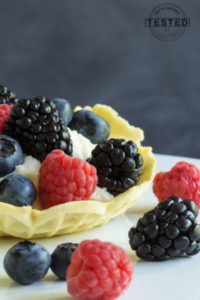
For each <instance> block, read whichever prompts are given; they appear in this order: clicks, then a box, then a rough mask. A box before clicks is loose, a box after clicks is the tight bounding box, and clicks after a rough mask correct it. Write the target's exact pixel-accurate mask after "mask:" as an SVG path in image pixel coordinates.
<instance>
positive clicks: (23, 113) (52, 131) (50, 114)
mask: <svg viewBox="0 0 200 300" xmlns="http://www.w3.org/2000/svg"><path fill="white" fill-rule="evenodd" d="M4 132H5V133H6V134H7V135H9V136H12V137H14V138H16V139H17V140H18V141H19V143H20V145H21V146H22V148H23V150H24V152H25V153H26V154H28V155H32V156H33V157H35V158H37V159H39V160H40V161H42V160H44V158H45V157H46V155H47V154H48V153H49V152H51V151H52V150H54V149H61V150H63V151H64V152H65V153H67V154H69V155H71V154H72V142H71V139H70V134H69V131H68V129H67V127H66V126H65V125H64V124H63V122H62V121H61V119H60V118H59V116H58V110H57V109H56V105H55V104H54V103H53V102H52V101H50V100H49V99H46V98H45V97H36V98H34V99H33V100H29V99H21V100H19V101H18V103H17V104H16V105H15V106H14V107H13V109H12V110H11V114H10V117H9V118H8V119H7V121H6V125H5V131H4Z"/></svg>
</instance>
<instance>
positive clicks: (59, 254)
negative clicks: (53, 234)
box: [51, 243, 78, 280]
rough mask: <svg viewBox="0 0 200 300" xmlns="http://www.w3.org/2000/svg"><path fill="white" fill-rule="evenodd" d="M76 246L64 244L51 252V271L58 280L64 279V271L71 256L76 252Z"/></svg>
mask: <svg viewBox="0 0 200 300" xmlns="http://www.w3.org/2000/svg"><path fill="white" fill-rule="evenodd" d="M77 246H78V244H74V243H64V244H60V245H58V246H57V247H56V249H55V250H54V251H53V253H52V255H51V257H52V263H51V270H52V272H53V273H54V274H56V275H57V276H58V277H59V278H60V279H63V280H65V279H66V271H67V268H68V266H69V265H70V262H71V256H72V254H73V252H74V251H75V250H76V248H77Z"/></svg>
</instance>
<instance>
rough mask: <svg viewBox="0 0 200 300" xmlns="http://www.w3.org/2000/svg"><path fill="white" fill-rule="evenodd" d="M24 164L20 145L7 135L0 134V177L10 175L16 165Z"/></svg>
mask: <svg viewBox="0 0 200 300" xmlns="http://www.w3.org/2000/svg"><path fill="white" fill-rule="evenodd" d="M23 162H24V154H23V152H22V148H21V146H20V144H19V143H18V142H17V141H16V140H14V139H13V138H10V137H9V136H7V135H3V134H0V177H3V176H5V175H7V174H9V173H11V172H12V171H13V170H14V169H15V166H16V165H20V164H22V163H23Z"/></svg>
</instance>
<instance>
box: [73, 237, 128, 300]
mask: <svg viewBox="0 0 200 300" xmlns="http://www.w3.org/2000/svg"><path fill="white" fill-rule="evenodd" d="M132 277H133V263H132V261H131V259H130V258H129V257H128V255H127V254H126V252H125V251H124V250H123V249H122V248H120V247H119V246H117V245H114V244H112V243H109V242H101V241H99V240H85V241H83V242H81V243H80V244H79V246H78V247H77V248H76V250H75V251H74V253H73V254H72V258H71V264H70V265H69V267H68V270H67V283H68V291H69V293H70V294H71V295H72V296H74V297H75V298H76V299H78V300H113V299H116V298H117V297H119V296H120V295H121V294H122V293H123V291H124V290H125V289H126V288H127V287H128V285H129V283H130V282H131V280H132Z"/></svg>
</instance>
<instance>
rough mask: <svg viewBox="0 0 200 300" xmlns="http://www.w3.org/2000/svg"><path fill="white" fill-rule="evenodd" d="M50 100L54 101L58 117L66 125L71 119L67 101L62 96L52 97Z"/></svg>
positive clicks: (71, 114)
mask: <svg viewBox="0 0 200 300" xmlns="http://www.w3.org/2000/svg"><path fill="white" fill-rule="evenodd" d="M52 101H53V102H54V103H55V105H56V108H57V110H58V113H59V117H60V118H61V120H62V121H63V123H64V124H65V125H66V126H67V125H68V124H69V122H70V121H71V119H72V116H73V110H72V107H71V104H70V103H69V101H67V100H66V99H63V98H54V99H52Z"/></svg>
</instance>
